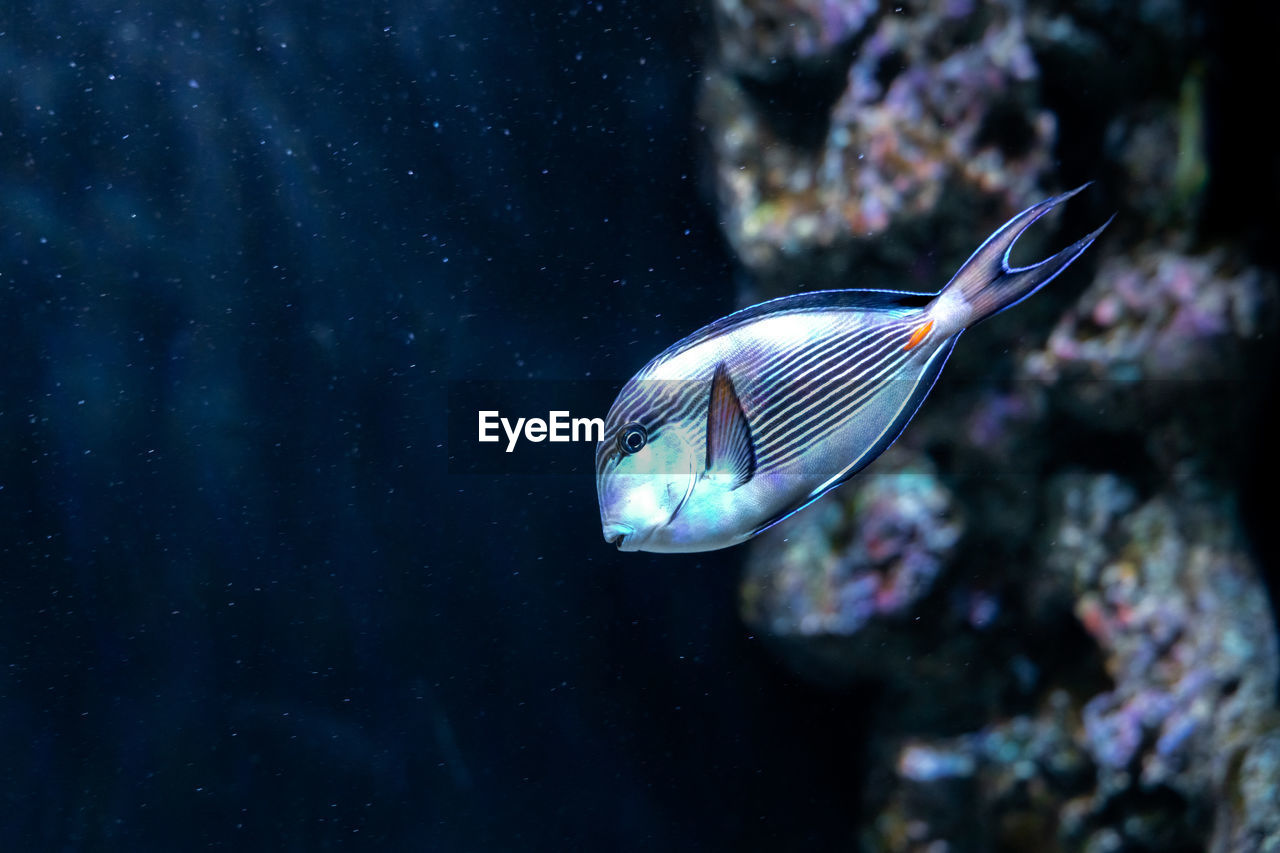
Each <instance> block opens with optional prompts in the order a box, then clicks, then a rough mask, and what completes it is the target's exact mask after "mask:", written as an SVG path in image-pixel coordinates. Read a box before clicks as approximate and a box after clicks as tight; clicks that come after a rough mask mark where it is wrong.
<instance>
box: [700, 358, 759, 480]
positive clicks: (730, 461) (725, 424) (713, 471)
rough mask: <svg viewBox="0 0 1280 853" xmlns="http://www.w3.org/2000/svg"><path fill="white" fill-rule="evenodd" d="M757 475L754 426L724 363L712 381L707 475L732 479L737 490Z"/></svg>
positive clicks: (708, 425) (708, 409) (717, 366)
mask: <svg viewBox="0 0 1280 853" xmlns="http://www.w3.org/2000/svg"><path fill="white" fill-rule="evenodd" d="M755 473H756V451H755V447H754V445H753V444H752V443H751V426H750V425H749V424H748V423H747V416H746V413H744V412H743V411H742V403H741V402H740V401H739V400H738V392H737V391H735V390H734V388H733V380H732V379H730V378H729V371H728V369H726V368H725V366H724V363H723V362H721V363H720V364H717V365H716V372H715V375H714V376H713V377H712V378H711V402H710V405H708V406H707V474H709V475H712V476H724V477H727V478H728V479H729V483H730V486H729V488H730V489H736V488H738V487H739V486H741V485H742V484H743V483H745V482H747V481H748V480H750V479H751V477H752V476H753V475H754V474H755Z"/></svg>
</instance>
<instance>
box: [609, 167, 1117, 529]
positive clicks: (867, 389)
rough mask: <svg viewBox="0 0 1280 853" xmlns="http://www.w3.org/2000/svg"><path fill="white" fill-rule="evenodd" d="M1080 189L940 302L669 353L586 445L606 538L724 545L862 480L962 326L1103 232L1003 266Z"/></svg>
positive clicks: (815, 314)
mask: <svg viewBox="0 0 1280 853" xmlns="http://www.w3.org/2000/svg"><path fill="white" fill-rule="evenodd" d="M1080 189H1083V187H1081V188H1078V189H1076V190H1073V191H1071V192H1069V193H1064V194H1062V195H1059V196H1056V197H1054V198H1050V199H1047V200H1045V201H1043V202H1040V203H1039V204H1037V205H1034V206H1032V207H1030V208H1028V209H1027V210H1025V211H1023V212H1022V213H1020V214H1018V215H1017V216H1015V217H1014V218H1013V219H1011V220H1010V221H1009V222H1007V223H1005V224H1004V225H1003V226H1001V228H1000V229H999V230H997V231H996V232H995V233H994V234H992V235H991V236H990V237H989V238H987V240H986V242H984V243H983V244H982V246H980V247H979V248H978V250H977V251H976V252H974V254H973V255H972V256H971V257H970V258H969V260H968V261H967V262H966V263H965V264H964V265H963V266H962V267H961V268H960V270H959V271H958V272H957V273H956V275H955V276H954V277H953V278H952V280H951V281H950V282H949V283H948V284H947V286H946V287H944V288H942V290H940V291H938V292H937V293H931V294H922V293H907V292H900V291H883V290H831V291H821V292H815V293H805V294H798V295H794V296H785V297H782V298H780V299H774V300H771V301H769V302H764V303H761V304H759V305H754V306H752V307H750V308H745V309H743V310H741V311H738V312H736V313H734V314H730V315H729V316H727V317H724V318H722V319H720V320H717V321H716V322H714V323H711V324H710V325H708V326H705V327H703V328H702V329H699V330H698V331H696V332H694V333H693V334H692V335H689V336H688V337H686V338H684V339H683V340H681V341H679V342H678V343H676V344H674V345H672V346H671V347H669V348H667V349H666V350H665V351H663V352H662V353H661V354H659V355H658V356H657V357H655V358H654V359H653V360H652V361H650V362H649V363H648V364H647V365H645V366H644V367H643V368H642V369H641V370H640V371H639V373H637V374H636V375H635V376H634V377H633V378H632V379H631V380H630V381H628V382H627V383H626V385H625V386H623V388H622V390H621V391H620V392H619V394H618V398H617V400H616V401H615V402H614V404H613V406H612V408H611V409H610V411H609V415H608V417H607V418H606V419H605V429H604V439H603V440H602V441H601V442H600V443H599V444H598V445H597V447H596V486H597V493H598V498H599V503H600V518H601V524H602V527H603V532H604V537H605V539H606V541H609V542H612V543H615V544H616V545H617V546H618V547H619V548H620V549H622V550H624V551H658V552H692V551H710V550H715V549H718V548H726V547H729V546H731V545H736V544H738V543H740V542H743V541H745V540H747V539H750V538H751V537H752V536H755V535H756V534H758V533H760V532H762V531H764V530H766V529H767V528H769V527H771V526H772V525H774V524H776V523H777V522H779V521H781V520H782V519H784V518H786V517H787V516H789V515H791V514H793V513H795V512H797V511H798V510H800V509H802V508H803V507H805V506H807V505H808V504H810V503H812V502H813V501H815V500H817V499H818V498H819V497H821V496H822V495H824V494H826V493H827V492H828V491H830V490H831V489H834V488H835V487H836V486H839V485H840V484H841V483H843V482H845V481H846V480H848V479H849V478H850V477H852V476H853V475H855V474H856V473H858V472H859V471H861V470H862V469H863V468H865V467H866V466H867V465H868V464H869V463H870V462H872V461H873V460H874V459H875V458H876V457H877V456H879V455H880V454H881V453H883V452H884V451H885V449H887V448H888V447H889V445H891V444H892V443H893V442H894V440H895V439H896V438H897V437H898V436H899V435H900V434H901V433H902V430H903V429H904V428H905V427H906V425H907V423H908V422H909V421H910V420H911V417H912V416H913V415H914V414H915V412H916V410H917V409H918V408H919V406H920V404H921V403H922V402H923V401H924V398H925V397H926V396H927V395H928V393H929V391H930V389H931V388H932V387H933V384H934V381H935V380H936V379H937V378H938V374H939V373H940V372H941V370H942V368H943V366H944V365H945V364H946V361H947V358H948V356H950V354H951V350H952V348H953V347H954V346H955V343H956V340H957V339H958V338H959V337H960V334H961V333H962V332H963V331H964V330H965V329H966V328H969V327H970V326H972V325H974V324H975V323H977V322H979V321H981V320H983V319H985V318H987V317H990V316H992V315H994V314H996V313H999V312H1000V311H1003V310H1004V309H1005V308H1008V307H1009V306H1011V305H1013V304H1016V303H1017V302H1020V301H1021V300H1023V299H1025V298H1026V297H1027V296H1029V295H1031V294H1032V293H1034V292H1035V291H1036V290H1037V289H1039V288H1040V287H1043V286H1044V285H1045V284H1047V283H1048V282H1049V281H1050V280H1052V279H1053V278H1054V276H1056V275H1057V274H1058V273H1060V272H1061V271H1062V270H1063V269H1065V268H1066V267H1067V266H1068V265H1069V264H1070V263H1071V262H1072V261H1074V260H1075V259H1076V258H1077V257H1079V256H1080V255H1081V254H1082V253H1083V252H1084V251H1085V250H1086V249H1087V248H1088V247H1089V246H1090V244H1092V243H1093V241H1094V240H1095V239H1096V238H1097V236H1098V235H1099V234H1100V233H1101V232H1102V230H1103V229H1104V228H1106V226H1107V224H1109V223H1110V220H1108V222H1107V223H1105V224H1103V225H1102V227H1100V228H1098V229H1097V230H1096V231H1094V232H1093V233H1091V234H1089V235H1087V236H1085V237H1084V238H1082V239H1081V240H1079V241H1077V242H1076V243H1074V244H1072V245H1071V246H1068V247H1067V248H1066V249H1064V250H1062V251H1061V252H1059V253H1058V254H1056V255H1054V256H1053V257H1051V258H1048V259H1046V260H1044V261H1041V262H1040V263H1038V264H1035V265H1032V266H1029V267H1021V268H1012V267H1010V266H1009V263H1008V259H1009V253H1010V251H1011V250H1012V247H1013V244H1014V242H1016V240H1017V239H1018V237H1019V236H1020V235H1021V234H1022V233H1023V232H1024V231H1025V230H1026V229H1027V228H1028V227H1029V226H1030V225H1031V224H1032V223H1033V222H1035V221H1036V220H1037V219H1039V218H1040V217H1041V216H1043V215H1044V214H1046V213H1048V212H1049V211H1050V210H1052V209H1053V208H1054V207H1055V206H1056V205H1058V204H1060V203H1061V202H1063V201H1065V200H1066V199H1068V198H1070V197H1071V196H1073V195H1075V193H1077V192H1079V191H1080Z"/></svg>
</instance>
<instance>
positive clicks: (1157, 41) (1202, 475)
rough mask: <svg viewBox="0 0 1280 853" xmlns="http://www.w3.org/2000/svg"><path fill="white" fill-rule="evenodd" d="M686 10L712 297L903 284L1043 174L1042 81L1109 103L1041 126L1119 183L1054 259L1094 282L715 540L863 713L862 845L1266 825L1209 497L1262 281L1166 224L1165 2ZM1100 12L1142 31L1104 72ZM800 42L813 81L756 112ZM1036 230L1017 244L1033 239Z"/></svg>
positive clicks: (1257, 583) (1190, 203)
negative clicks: (1092, 244) (878, 713)
mask: <svg viewBox="0 0 1280 853" xmlns="http://www.w3.org/2000/svg"><path fill="white" fill-rule="evenodd" d="M717 5H718V14H717V19H716V20H717V25H718V27H719V35H720V43H719V50H720V56H719V61H718V64H717V66H716V67H715V68H713V70H712V71H711V73H710V75H709V78H708V82H707V84H706V87H705V91H704V94H703V103H702V114H703V117H704V119H705V121H706V122H707V125H708V129H709V135H710V141H711V147H712V152H713V154H714V157H715V169H716V177H717V187H718V190H719V197H720V201H721V204H722V208H723V211H724V220H725V228H726V232H727V234H728V236H729V239H730V242H731V243H732V245H733V246H734V248H735V250H736V251H737V252H738V254H739V257H740V258H741V260H742V262H743V263H744V265H745V266H746V267H747V269H748V270H749V271H750V272H751V273H752V274H753V277H754V281H753V283H752V284H751V285H750V287H751V288H754V289H748V290H747V291H746V292H744V293H742V294H740V296H741V298H743V299H744V300H746V299H752V298H757V297H758V296H760V295H775V294H777V293H782V292H793V291H794V290H796V289H797V288H798V287H817V286H845V287H848V286H865V287H916V286H918V287H919V288H920V289H925V288H933V287H936V286H937V285H938V284H939V283H940V280H945V276H946V275H948V274H949V273H950V272H951V270H952V269H953V268H954V264H955V263H956V262H957V261H959V260H962V259H963V257H964V256H965V255H967V253H968V251H969V250H971V249H972V245H966V244H965V241H966V240H967V241H969V242H970V243H971V241H972V235H973V234H974V232H983V230H984V228H985V227H986V226H987V225H994V224H997V223H998V221H999V220H1000V219H1001V217H1003V216H1005V215H1007V214H1009V213H1011V212H1013V211H1014V210H1016V209H1018V208H1020V207H1021V206H1023V205H1025V204H1026V203H1028V202H1029V201H1032V200H1034V199H1036V198H1038V197H1041V196H1042V195H1043V194H1045V193H1047V192H1048V191H1049V190H1051V189H1052V188H1053V187H1052V186H1051V185H1052V184H1055V183H1056V182H1057V181H1058V165H1057V164H1056V163H1055V161H1054V157H1055V155H1056V154H1058V153H1060V151H1059V152H1055V150H1054V149H1055V146H1059V148H1060V147H1061V145H1062V143H1063V140H1064V128H1065V124H1063V125H1062V126H1060V125H1059V119H1058V118H1057V117H1056V114H1055V108H1060V109H1075V110H1078V111H1084V110H1089V109H1093V108H1094V107H1095V105H1094V104H1091V103H1084V102H1083V101H1081V100H1079V98H1082V97H1083V96H1081V95H1079V94H1072V92H1074V90H1075V89H1076V88H1092V89H1094V90H1106V98H1107V99H1108V100H1107V104H1108V107H1107V110H1106V114H1105V115H1092V116H1089V117H1088V118H1087V120H1085V121H1077V125H1079V126H1080V127H1083V128H1084V129H1083V130H1077V131H1075V135H1073V136H1072V137H1071V143H1072V144H1071V147H1070V149H1069V150H1068V152H1067V155H1066V156H1067V157H1069V159H1070V160H1072V161H1073V162H1076V163H1084V164H1087V168H1088V170H1089V172H1088V174H1087V177H1095V178H1100V179H1102V180H1103V181H1104V182H1105V183H1106V185H1107V186H1106V187H1105V189H1104V192H1105V193H1106V194H1107V195H1108V196H1109V197H1110V198H1111V199H1112V200H1113V202H1114V203H1115V204H1116V205H1117V206H1118V207H1119V208H1120V216H1119V218H1118V219H1117V223H1116V226H1114V227H1113V228H1112V229H1111V230H1110V231H1109V232H1108V234H1107V236H1106V238H1105V239H1104V240H1103V241H1101V242H1100V243H1099V244H1098V246H1097V248H1096V251H1094V252H1093V253H1092V254H1091V256H1090V257H1088V258H1087V259H1083V262H1082V263H1081V264H1080V266H1079V267H1078V268H1079V269H1083V270H1092V271H1093V273H1094V276H1093V280H1092V283H1091V284H1089V285H1088V286H1087V287H1085V286H1084V285H1078V286H1076V287H1075V288H1074V289H1073V288H1072V286H1071V285H1070V284H1069V283H1067V284H1065V285H1062V286H1057V285H1055V287H1054V288H1051V289H1049V290H1047V291H1046V292H1045V293H1044V294H1043V295H1042V296H1038V297H1037V298H1036V300H1034V301H1033V304H1032V305H1029V306H1028V307H1027V308H1026V309H1020V311H1024V313H1023V316H1024V317H1028V318H1031V320H1032V321H1033V322H1034V321H1036V320H1037V318H1038V319H1039V326H1038V328H1040V329H1046V328H1050V327H1051V328H1052V331H1051V332H1049V333H1048V334H1047V336H1046V334H1045V333H1044V332H1043V331H1041V332H1038V333H1036V334H1035V335H1034V336H1032V335H1028V336H1026V337H1025V339H1018V338H1016V337H1013V336H1012V335H1013V334H1014V332H1013V329H1014V327H1012V326H1003V327H1000V329H1001V330H997V329H996V328H995V325H996V324H993V327H992V328H991V330H990V331H987V330H986V329H985V328H984V332H983V338H984V339H985V340H986V341H987V342H988V345H987V348H986V350H985V351H984V350H983V348H982V347H981V346H978V345H976V344H977V342H976V341H975V342H974V343H975V345H973V346H970V347H969V348H967V349H965V348H962V349H961V350H960V354H959V361H958V362H957V363H956V364H954V365H953V366H952V367H951V368H949V374H948V376H947V377H946V378H945V379H944V381H943V382H941V383H939V388H938V389H937V390H936V391H935V393H934V395H933V397H932V398H931V400H930V403H929V407H928V409H927V410H926V412H924V413H922V414H921V416H920V417H919V418H917V421H916V423H914V424H913V425H912V426H911V427H910V428H909V429H908V431H907V433H906V435H904V437H903V439H902V440H901V441H899V442H898V444H897V445H895V447H894V448H893V449H892V450H890V451H889V452H888V453H886V454H885V456H884V457H883V458H882V459H881V460H879V461H878V462H877V464H876V466H874V467H873V468H872V469H870V470H869V471H868V472H866V473H864V474H862V475H860V477H859V478H855V480H853V481H852V482H851V483H850V484H849V485H848V486H846V487H844V490H843V491H842V492H838V493H836V495H833V496H832V497H831V498H828V499H827V501H826V502H825V505H819V506H816V507H814V508H813V509H810V510H808V511H806V512H805V513H801V514H799V515H797V516H796V517H794V518H792V519H789V520H787V521H786V522H784V523H782V524H780V525H778V526H777V527H776V528H774V529H773V530H771V531H769V532H768V533H767V534H765V535H764V536H762V537H761V538H760V540H758V541H757V542H756V543H755V544H754V545H753V547H752V550H751V553H750V555H749V557H748V566H747V572H746V575H745V578H744V581H743V584H742V613H743V617H744V619H745V620H746V621H747V623H748V624H749V625H751V626H752V627H753V628H754V629H756V630H757V631H759V632H760V633H761V634H763V635H765V636H766V637H767V638H768V639H769V642H770V643H771V646H772V648H773V649H775V650H776V652H777V653H778V654H779V655H780V656H781V657H782V658H783V659H784V660H786V661H787V662H788V663H789V664H790V665H791V666H792V667H793V668H794V669H795V670H796V671H798V672H801V673H803V674H805V675H806V676H808V677H810V678H812V679H814V680H817V681H819V682H821V683H825V684H848V683H851V682H858V683H861V684H875V685H878V686H879V688H880V689H881V693H880V694H879V695H880V696H881V699H882V702H883V703H884V705H885V706H886V707H892V709H893V710H892V712H886V713H885V714H884V715H883V719H881V720H880V722H879V728H878V735H879V738H878V740H876V741H875V743H876V744H878V745H873V747H872V752H873V754H876V755H879V756H881V758H882V759H883V760H882V762H881V764H880V766H879V767H878V768H873V770H872V771H871V772H872V776H873V778H874V779H875V780H876V784H874V785H871V786H869V787H870V788H871V789H872V790H873V791H874V792H875V793H873V794H871V795H870V796H869V798H868V802H867V803H866V814H865V816H864V821H863V825H862V840H863V843H864V846H865V847H866V849H869V850H894V851H922V853H923V851H930V853H934V851H940V850H946V851H949V853H956V851H986V850H992V849H999V850H1005V851H1024V850H1025V851H1031V850H1036V851H1041V850H1048V851H1080V853H1102V851H1138V850H1162V851H1187V853H1191V851H1210V853H1246V851H1248V853H1252V851H1262V850H1280V807H1278V805H1277V801H1276V799H1275V793H1274V792H1275V790H1276V788H1277V785H1278V784H1280V729H1277V727H1276V717H1275V703H1276V685H1277V679H1278V678H1280V661H1278V657H1277V641H1276V631H1275V620H1274V617H1273V614H1272V610H1271V607H1270V604H1269V598H1268V592H1267V589H1266V585H1265V583H1264V582H1263V579H1262V577H1261V575H1260V572H1259V569H1258V566H1257V565H1256V564H1255V560H1254V558H1253V556H1252V554H1251V551H1250V548H1249V545H1248V542H1247V540H1246V538H1245V535H1244V533H1243V532H1242V531H1241V529H1240V526H1239V523H1238V521H1237V517H1238V514H1237V512H1236V508H1235V498H1234V496H1233V491H1234V488H1235V477H1236V473H1237V472H1238V471H1239V468H1240V465H1241V464H1242V460H1241V453H1242V447H1241V444H1240V441H1239V434H1238V433H1239V424H1240V423H1241V422H1242V421H1244V420H1245V419H1246V418H1248V417H1250V416H1251V415H1252V414H1253V413H1254V412H1255V411H1256V409H1257V407H1258V405H1259V403H1260V400H1259V385H1258V384H1257V382H1256V381H1254V380H1255V378H1256V371H1257V365H1258V364H1260V363H1265V362H1266V361H1267V359H1268V358H1269V357H1270V356H1271V355H1272V354H1273V353H1274V345H1273V344H1272V342H1271V338H1272V337H1273V332H1274V331H1275V328H1276V325H1277V317H1276V313H1277V312H1276V310H1275V305H1276V279H1275V276H1274V275H1273V274H1272V273H1270V272H1268V271H1266V270H1264V269H1261V268H1259V267H1258V266H1257V265H1256V263H1254V262H1253V261H1252V260H1251V259H1250V257H1249V256H1248V255H1247V254H1246V253H1245V250H1244V248H1243V247H1242V246H1241V245H1239V244H1235V243H1231V242H1225V243H1216V244H1211V243H1208V242H1207V241H1206V240H1205V239H1204V237H1203V236H1202V234H1201V232H1200V222H1201V218H1202V216H1203V215H1204V198H1205V194H1206V187H1207V186H1208V185H1209V182H1210V179H1211V177H1212V171H1211V163H1210V160H1209V157H1208V153H1207V150H1206V145H1205V140H1204V137H1205V127H1206V120H1205V101H1206V98H1205V93H1204V79H1205V74H1204V69H1203V66H1202V65H1201V64H1200V63H1199V62H1198V60H1197V58H1196V48H1195V40H1194V38H1192V36H1193V35H1194V27H1193V26H1192V25H1191V24H1189V23H1188V21H1189V20H1190V18H1189V17H1188V15H1186V14H1185V12H1186V10H1185V9H1184V8H1183V6H1182V4H1181V3H1178V2H1176V0H1175V2H1159V1H1158V0H1153V2H1145V3H1141V4H1134V5H1119V4H1112V3H1108V2H1099V3H1091V4H1084V5H1081V6H1080V7H1078V8H1073V9H1072V10H1070V11H1069V12H1067V11H1064V10H1063V9H1061V8H1060V7H1056V6H1052V5H1050V4H1044V3H1034V2H1033V3H1030V4H1022V3H1005V2H999V3H993V4H985V5H982V6H977V5H974V4H969V3H965V2H959V3H956V2H943V1H942V0H939V2H926V0H919V2H914V3H906V4H903V6H902V7H901V8H897V7H895V8H892V9H890V8H885V7H876V8H874V9H873V8H872V6H871V5H869V4H866V3H861V2H851V3H839V2H817V0H814V2H804V3H802V2H785V0H774V1H773V2H764V0H737V2H728V0H720V2H719V3H718V4H717ZM1104 21H1106V22H1109V26H1114V27H1120V28H1122V29H1124V30H1125V31H1126V32H1128V33H1130V34H1132V33H1142V34H1143V35H1144V37H1143V38H1141V39H1134V40H1133V43H1134V45H1135V47H1134V50H1133V53H1132V55H1131V56H1129V57H1127V61H1129V62H1130V65H1129V66H1127V69H1128V71H1129V72H1130V73H1127V74H1116V73H1114V72H1115V71H1116V64H1115V63H1116V62H1117V61H1118V60H1117V59H1116V58H1115V56H1114V50H1113V49H1112V48H1111V47H1109V40H1110V39H1111V38H1112V36H1111V35H1110V34H1109V32H1108V30H1107V29H1106V28H1105V27H1104V26H1103V25H1102V22H1104ZM824 22H825V23H824ZM793 25H794V26H793ZM833 68H834V69H838V73H839V75H840V76H839V79H838V80H837V81H836V83H838V85H833V86H832V87H831V89H830V98H829V99H828V100H827V101H826V102H820V101H821V99H818V100H816V101H808V102H804V103H802V105H801V106H799V107H797V106H795V105H794V104H793V105H792V108H791V112H790V113H788V112H787V111H786V110H782V109H780V108H779V106H778V104H779V102H780V101H782V100H785V95H786V93H787V92H788V91H789V90H788V88H787V86H788V85H789V82H788V81H792V82H794V81H795V80H796V79H799V80H822V79H824V78H823V76H822V75H824V74H825V75H828V76H831V75H832V74H833V72H832V69H833ZM1068 72H1069V73H1071V74H1072V75H1075V76H1073V77H1072V78H1070V82H1067V81H1066V78H1064V77H1063V75H1064V74H1067V73H1068ZM1113 80H1114V81H1115V83H1114V84H1113V83H1112V82H1111V81H1113ZM1051 93H1056V95H1055V97H1056V98H1057V100H1056V102H1054V101H1053V99H1052V98H1051V96H1050V95H1051ZM1077 118H1080V117H1079V116H1077ZM1051 174H1052V176H1051ZM983 220H989V221H986V222H984V221H983ZM1073 230H1074V228H1073ZM1041 231H1042V232H1043V233H1042V234H1040V235H1039V236H1038V237H1036V236H1035V235H1029V236H1032V237H1033V240H1030V241H1027V242H1028V245H1027V246H1021V245H1020V246H1019V249H1018V256H1019V257H1024V258H1026V257H1034V256H1035V252H1036V247H1034V246H1032V245H1031V243H1032V242H1034V239H1049V240H1056V239H1060V238H1054V237H1053V235H1052V234H1051V233H1050V232H1051V231H1052V228H1051V227H1047V228H1043V229H1041ZM984 233H985V232H984ZM1045 235H1048V237H1046V236H1045ZM1015 260H1016V259H1015ZM855 267H856V269H857V270H858V273H859V275H858V276H857V277H851V276H849V275H848V273H849V271H850V270H851V269H854V268H855ZM891 271H892V272H891ZM1079 278H1080V279H1081V280H1083V278H1084V276H1083V275H1081V276H1079ZM1037 312H1039V313H1038V314H1037ZM1001 334H1003V335H1005V337H1004V338H1003V339H1001V338H1000V337H999V336H1000V335H1001ZM1046 337H1047V340H1045V338H1046Z"/></svg>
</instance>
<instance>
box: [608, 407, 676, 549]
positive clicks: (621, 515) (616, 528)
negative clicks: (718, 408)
mask: <svg viewBox="0 0 1280 853" xmlns="http://www.w3.org/2000/svg"><path fill="white" fill-rule="evenodd" d="M615 409H617V406H616V404H615ZM605 424H606V426H605V433H604V438H603V440H602V441H601V442H600V443H599V444H598V445H597V447H596V493H597V498H598V499H599V502H600V523H601V527H602V529H603V533H604V538H605V541H606V542H609V543H612V544H615V545H617V546H618V548H619V550H622V551H651V550H666V548H665V547H664V546H663V543H664V541H665V540H666V539H667V538H669V533H670V531H671V525H672V522H673V520H674V519H675V518H676V517H677V516H678V514H679V513H680V511H681V507H683V506H684V505H685V503H686V502H687V501H688V500H689V498H690V496H691V494H692V493H693V489H694V486H695V485H696V484H697V482H698V474H699V472H700V470H701V466H700V459H699V451H698V446H697V440H696V432H695V431H694V430H693V429H692V425H691V424H685V423H681V422H678V421H675V422H671V421H666V422H664V421H662V420H659V419H655V418H653V417H651V416H649V417H646V416H645V415H633V416H632V417H630V418H624V417H618V416H617V413H616V412H611V413H610V417H609V418H607V419H606V421H605Z"/></svg>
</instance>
